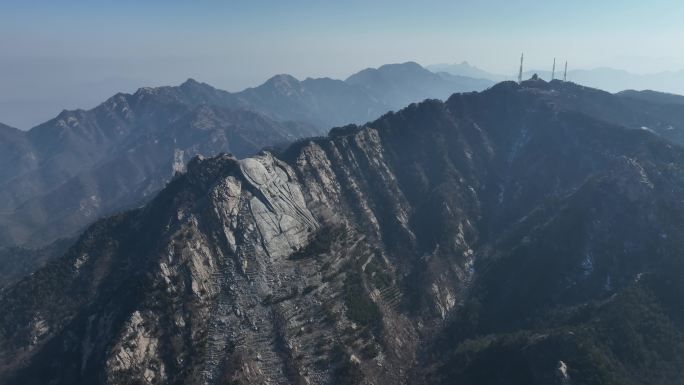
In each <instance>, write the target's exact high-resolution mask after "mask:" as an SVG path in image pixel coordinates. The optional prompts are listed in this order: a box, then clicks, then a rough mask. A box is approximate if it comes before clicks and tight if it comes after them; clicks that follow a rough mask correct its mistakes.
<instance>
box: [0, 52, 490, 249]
mask: <svg viewBox="0 0 684 385" xmlns="http://www.w3.org/2000/svg"><path fill="white" fill-rule="evenodd" d="M492 84H493V83H492V82H490V81H487V80H476V79H470V78H464V77H457V76H451V75H445V74H439V75H438V74H434V73H432V72H430V71H428V70H426V69H424V68H422V67H421V66H419V65H418V64H416V63H403V64H394V65H386V66H382V67H380V68H378V69H367V70H364V71H362V72H361V73H359V74H357V75H355V76H352V77H351V78H349V79H348V80H347V81H341V80H333V79H327V78H323V79H306V80H303V81H299V80H297V79H295V78H293V77H292V76H288V75H278V76H274V77H273V78H271V79H269V80H268V81H267V82H265V83H264V84H262V85H260V86H258V87H255V88H249V89H246V90H244V91H242V92H238V93H229V92H226V91H222V90H218V89H215V88H213V87H211V86H209V85H207V84H205V83H200V82H197V81H195V80H192V79H190V80H188V81H186V82H185V83H183V84H181V85H180V86H177V87H158V88H141V89H139V90H138V91H137V92H135V93H134V94H117V95H115V96H113V97H111V98H109V99H108V100H107V101H105V102H104V103H102V104H100V105H99V106H97V107H95V108H94V109H91V110H87V111H85V110H74V111H63V112H62V113H60V114H59V115H58V116H57V117H55V118H54V119H51V120H49V121H47V122H45V123H43V124H41V125H39V126H36V127H34V128H33V129H31V130H29V131H26V132H24V131H20V130H17V129H14V128H12V127H9V126H5V125H2V126H0V181H2V182H0V246H16V245H31V246H34V247H35V246H41V245H45V244H48V243H49V242H51V241H53V240H55V239H58V238H62V237H69V236H74V235H76V234H77V233H78V232H79V231H80V230H81V229H82V228H83V227H84V226H86V225H87V224H89V223H91V222H92V221H94V220H96V219H97V218H99V217H101V216H103V215H107V214H112V213H115V212H117V211H119V210H121V209H124V208H131V207H136V206H139V205H141V204H142V203H144V202H145V201H146V200H148V199H149V198H150V197H151V196H153V195H154V194H155V193H156V192H157V191H159V189H161V188H162V187H163V186H164V185H165V184H166V183H167V182H168V181H169V180H170V179H171V178H172V177H173V175H174V173H176V172H179V171H182V170H184V167H185V164H186V163H187V162H188V160H189V159H191V158H192V157H193V156H194V155H196V154H204V155H207V156H211V155H216V154H218V153H221V152H230V153H232V154H234V155H235V156H237V157H240V158H241V157H245V156H248V155H251V154H255V153H256V152H257V151H259V150H260V149H262V148H264V147H268V146H278V145H282V144H284V143H288V142H291V141H293V140H295V139H297V138H303V137H310V136H317V135H325V133H326V132H327V130H328V129H329V128H330V127H333V126H336V125H344V124H349V123H364V122H367V121H369V120H372V119H376V118H377V117H379V116H380V115H382V114H384V113H386V112H388V111H390V110H396V109H399V108H401V107H404V106H405V105H408V104H409V103H411V102H416V101H421V100H423V99H426V98H446V97H448V96H449V95H450V94H451V93H453V92H459V91H472V90H482V89H484V88H487V87H489V86H491V85H492Z"/></svg>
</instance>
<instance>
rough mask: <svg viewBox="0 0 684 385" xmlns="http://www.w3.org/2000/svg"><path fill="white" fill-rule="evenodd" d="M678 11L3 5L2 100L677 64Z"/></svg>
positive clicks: (666, 2)
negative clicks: (149, 88)
mask: <svg viewBox="0 0 684 385" xmlns="http://www.w3.org/2000/svg"><path fill="white" fill-rule="evenodd" d="M682 15H684V2H682V1H674V0H655V1H650V2H646V1H636V0H621V1H616V0H605V1H600V0H594V1H588V0H572V1H571V0H566V1H562V2H561V1H555V0H546V1H541V0H520V1H515V0H508V1H493V0H482V1H475V0H471V1H461V0H452V1H443V0H433V1H429V0H423V1H415V0H413V1H404V0H394V1H385V0H379V1H369V0H366V1H359V0H349V1H328V0H319V1H304V0H290V1H282V0H281V1H263V0H252V1H242V0H239V1H231V0H224V1H218V0H193V1H180V0H166V1H161V0H147V1H142V0H138V1H132V0H119V1H110V0H51V1H45V0H39V1H32V0H0V104H1V103H3V101H7V98H8V96H7V95H5V93H6V92H7V90H8V89H9V90H12V91H13V92H12V93H13V96H12V97H13V98H14V99H17V98H18V99H22V98H23V99H26V100H28V99H30V98H35V95H36V94H40V95H45V98H50V97H54V95H53V94H57V95H61V94H64V95H74V96H67V97H65V98H64V104H65V106H64V107H65V108H73V107H76V106H82V105H79V104H78V103H82V101H81V100H82V98H81V99H79V97H78V95H79V93H83V92H86V93H87V92H88V91H82V90H81V89H83V90H92V92H95V93H97V92H101V93H102V94H103V95H104V93H110V91H111V90H110V89H111V88H113V87H119V88H120V91H131V90H132V89H134V88H136V87H137V86H141V85H157V84H174V83H179V82H181V81H183V80H184V79H186V78H188V77H194V78H196V79H198V80H202V81H206V82H209V83H211V84H214V85H216V86H219V87H222V88H225V89H228V90H239V89H242V88H244V87H246V86H250V85H255V84H257V83H260V82H261V81H263V80H265V79H266V78H268V77H269V76H270V75H272V74H275V73H291V74H293V75H295V76H297V77H299V78H304V77H307V76H312V77H317V76H331V77H337V78H343V77H346V76H348V75H349V74H351V73H353V72H355V71H357V70H359V69H362V68H365V67H369V66H378V65H381V64H384V63H390V62H402V61H408V60H414V61H417V62H419V63H421V64H424V65H427V64H434V63H442V62H460V61H462V60H468V61H470V62H471V63H473V64H475V65H477V66H480V67H482V68H484V69H487V70H490V71H494V72H499V73H512V72H515V70H516V69H517V60H518V57H519V55H520V52H521V51H524V52H525V53H526V57H527V62H528V65H529V66H530V67H545V66H548V65H549V64H548V63H550V61H551V60H552V58H553V57H554V56H555V57H558V58H559V60H565V59H567V60H569V62H570V65H571V67H575V68H590V67H598V66H612V67H617V68H622V69H626V70H630V71H633V72H657V71H664V70H678V69H682V68H684V39H682V37H683V36H684V23H682V22H681V17H682ZM98 87H99V88H98ZM100 88H101V89H102V91H97V90H99V89H100ZM92 97H93V98H94V97H95V96H92ZM97 97H99V95H97ZM3 98H4V99H3ZM23 99H22V100H23ZM27 103H28V101H27ZM1 107H2V106H0V112H2V109H1ZM82 107H89V106H82ZM2 120H3V119H2V116H0V121H2Z"/></svg>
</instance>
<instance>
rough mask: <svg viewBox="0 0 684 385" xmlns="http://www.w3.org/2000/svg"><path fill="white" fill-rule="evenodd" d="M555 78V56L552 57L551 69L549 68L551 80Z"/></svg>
mask: <svg viewBox="0 0 684 385" xmlns="http://www.w3.org/2000/svg"><path fill="white" fill-rule="evenodd" d="M555 78H556V58H553V69H552V70H551V80H554V79H555Z"/></svg>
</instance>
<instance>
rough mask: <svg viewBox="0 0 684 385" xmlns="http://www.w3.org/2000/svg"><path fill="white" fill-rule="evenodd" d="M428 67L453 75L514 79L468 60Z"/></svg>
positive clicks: (502, 79) (489, 78)
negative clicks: (486, 69)
mask: <svg viewBox="0 0 684 385" xmlns="http://www.w3.org/2000/svg"><path fill="white" fill-rule="evenodd" d="M426 68H427V69H429V70H430V71H434V72H446V73H449V74H452V75H458V76H467V77H471V78H476V79H488V80H492V81H497V82H500V81H504V80H510V79H512V77H510V76H505V75H498V74H494V73H491V72H488V71H485V70H483V69H480V68H478V67H475V66H473V65H472V64H470V63H468V62H467V61H463V62H461V63H454V64H433V65H429V66H427V67H426Z"/></svg>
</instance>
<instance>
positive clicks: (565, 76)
mask: <svg viewBox="0 0 684 385" xmlns="http://www.w3.org/2000/svg"><path fill="white" fill-rule="evenodd" d="M563 81H564V82H566V81H568V61H567V60H566V61H565V71H564V72H563Z"/></svg>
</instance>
